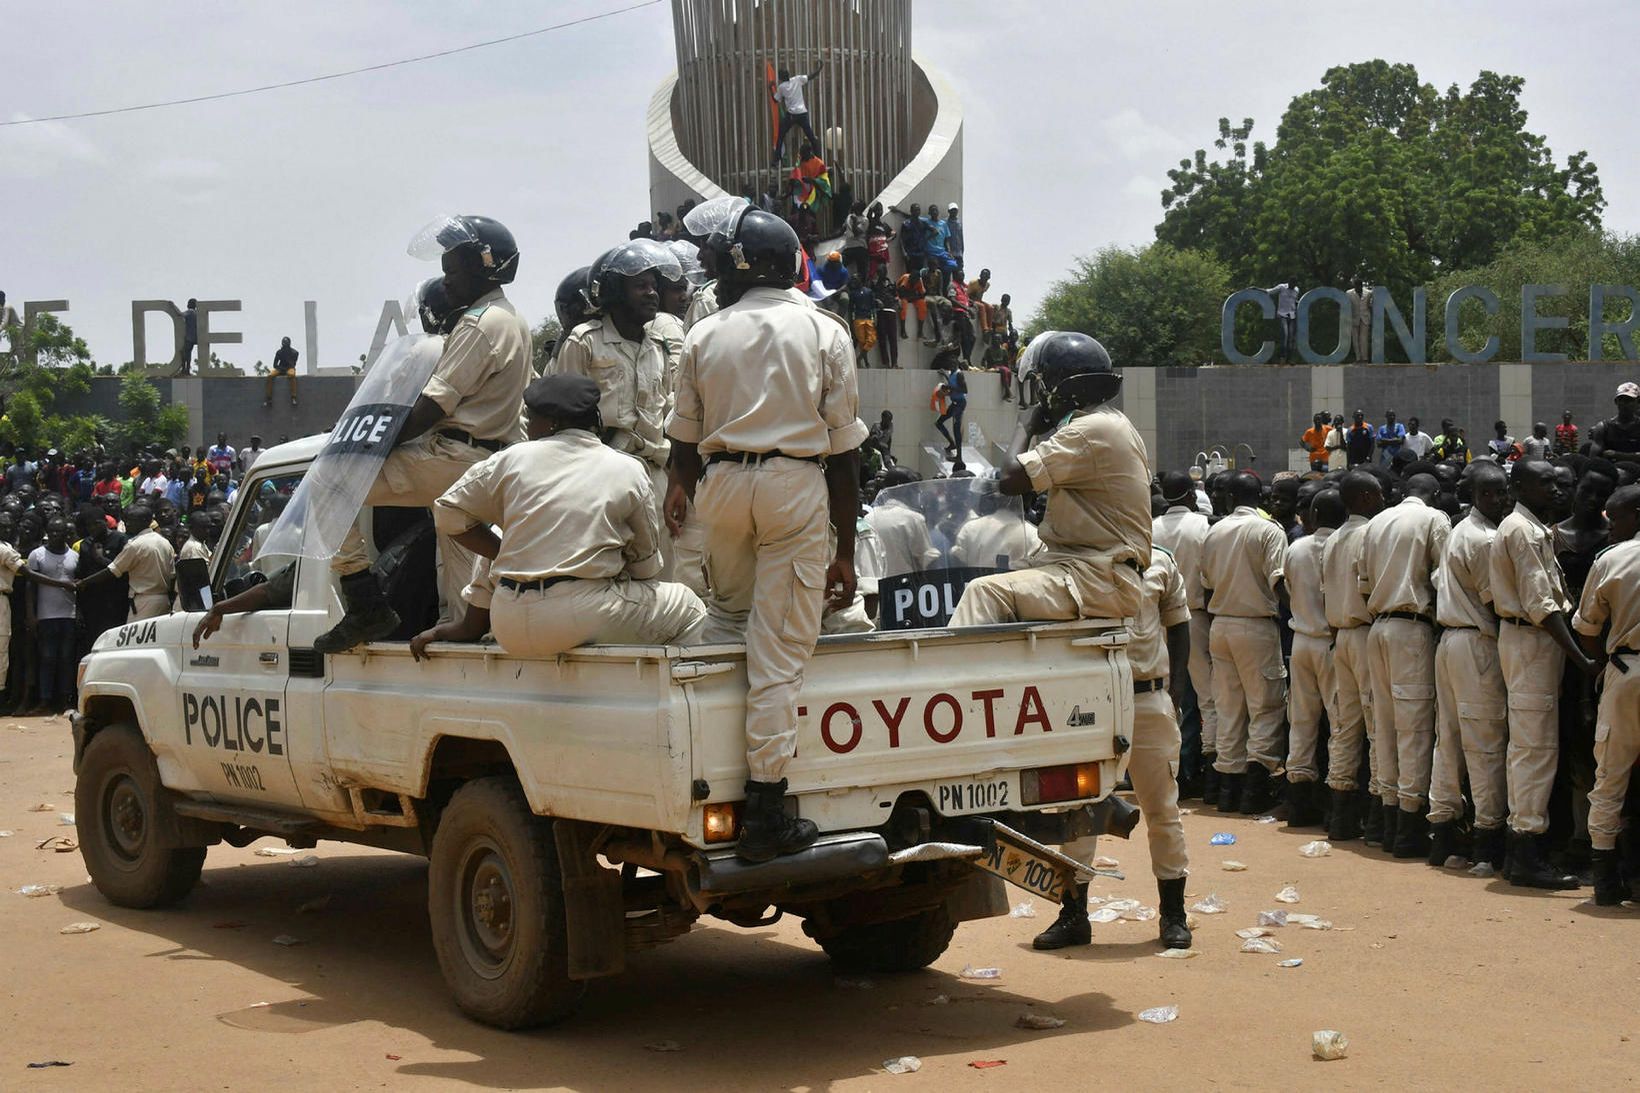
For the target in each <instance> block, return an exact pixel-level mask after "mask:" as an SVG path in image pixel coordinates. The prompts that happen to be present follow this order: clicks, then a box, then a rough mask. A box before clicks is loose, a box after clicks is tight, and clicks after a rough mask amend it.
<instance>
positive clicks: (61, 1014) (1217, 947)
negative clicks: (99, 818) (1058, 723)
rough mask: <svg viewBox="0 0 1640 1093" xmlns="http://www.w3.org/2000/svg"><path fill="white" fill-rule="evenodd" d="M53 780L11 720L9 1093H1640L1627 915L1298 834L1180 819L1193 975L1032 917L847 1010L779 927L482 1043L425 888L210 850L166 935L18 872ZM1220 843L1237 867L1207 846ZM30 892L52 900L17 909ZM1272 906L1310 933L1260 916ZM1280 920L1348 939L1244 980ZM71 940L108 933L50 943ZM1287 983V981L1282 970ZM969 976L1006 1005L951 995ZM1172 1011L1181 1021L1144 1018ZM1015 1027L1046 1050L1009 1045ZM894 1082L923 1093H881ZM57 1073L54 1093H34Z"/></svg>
mask: <svg viewBox="0 0 1640 1093" xmlns="http://www.w3.org/2000/svg"><path fill="white" fill-rule="evenodd" d="M69 762H70V745H69V733H68V724H67V721H66V720H64V719H62V718H54V719H50V720H23V721H19V720H16V719H0V831H4V832H6V833H7V834H6V836H5V837H0V983H3V984H4V999H5V1000H4V1004H3V1010H0V1089H8V1090H11V1089H17V1090H23V1089H29V1090H32V1089H110V1088H124V1089H188V1090H195V1089H198V1090H203V1089H232V1090H240V1089H275V1088H278V1089H282V1090H293V1089H323V1090H336V1089H355V1088H374V1087H393V1088H396V1089H397V1088H403V1089H410V1088H431V1087H437V1086H454V1085H467V1086H474V1087H481V1088H493V1089H522V1088H531V1089H533V1088H543V1089H615V1088H624V1089H667V1090H676V1089H769V1090H819V1089H847V1090H865V1089H893V1090H899V1089H907V1090H914V1089H917V1088H935V1087H937V1088H941V1089H951V1088H957V1087H960V1088H991V1089H1005V1088H1008V1089H1013V1088H1036V1089H1047V1088H1058V1089H1066V1088H1086V1087H1089V1086H1092V1085H1095V1084H1109V1085H1114V1086H1116V1087H1118V1088H1133V1089H1174V1088H1178V1089H1186V1088H1203V1087H1216V1088H1236V1089H1242V1088H1247V1089H1271V1088H1292V1087H1314V1086H1320V1085H1322V1084H1326V1085H1327V1086H1329V1087H1333V1088H1363V1087H1378V1088H1394V1089H1422V1088H1429V1089H1433V1088H1445V1089H1451V1088H1486V1089H1545V1088H1551V1087H1558V1088H1596V1087H1600V1086H1611V1087H1616V1086H1623V1085H1630V1084H1632V1083H1633V1082H1634V1080H1635V1079H1634V1075H1635V1074H1636V1073H1640V1011H1637V1009H1636V1007H1635V1006H1634V1005H1633V999H1634V996H1635V991H1636V986H1637V983H1636V979H1637V971H1640V966H1637V962H1636V958H1635V941H1636V938H1640V914H1637V913H1635V912H1630V911H1623V910H1617V911H1607V910H1604V909H1597V908H1595V907H1594V906H1593V905H1592V904H1591V903H1589V902H1587V896H1588V893H1587V891H1585V892H1582V893H1543V894H1533V893H1522V892H1519V891H1516V890H1513V889H1510V888H1508V887H1507V886H1505V885H1503V884H1502V883H1501V882H1498V881H1495V880H1483V879H1478V878H1475V877H1470V876H1467V875H1465V874H1464V873H1461V872H1445V871H1436V870H1433V869H1430V868H1429V867H1427V866H1425V865H1423V864H1422V863H1413V862H1396V861H1392V860H1390V859H1387V858H1386V857H1384V856H1383V855H1381V854H1379V853H1377V852H1376V851H1370V850H1365V849H1364V848H1362V847H1361V845H1360V844H1359V843H1355V844H1348V845H1345V846H1341V847H1338V848H1335V849H1334V851H1333V853H1332V854H1331V855H1330V856H1328V857H1324V858H1317V859H1310V858H1305V857H1303V856H1301V855H1300V854H1299V852H1298V848H1299V847H1300V846H1301V845H1302V844H1303V843H1305V842H1307V841H1309V840H1310V839H1313V838H1316V837H1318V836H1317V834H1316V833H1314V832H1310V833H1298V832H1288V831H1286V830H1284V829H1283V828H1282V827H1281V826H1279V825H1275V824H1268V825H1261V824H1258V823H1256V822H1255V821H1254V820H1252V819H1250V818H1246V819H1244V818H1239V817H1238V818H1226V817H1220V816H1217V815H1216V814H1213V813H1202V814H1194V815H1190V816H1187V817H1186V818H1185V830H1186V832H1187V834H1188V837H1189V840H1190V852H1191V857H1192V868H1193V873H1192V877H1191V883H1190V893H1191V896H1190V900H1189V902H1190V903H1192V904H1194V903H1195V902H1197V901H1198V900H1200V899H1201V898H1202V897H1204V896H1206V895H1208V894H1209V893H1217V894H1218V895H1219V897H1220V898H1221V899H1222V900H1223V901H1224V902H1225V903H1226V904H1227V905H1228V910H1227V912H1226V913H1223V914H1217V915H1197V916H1195V917H1196V919H1197V932H1196V950H1197V952H1198V953H1199V955H1198V956H1197V957H1196V958H1194V959H1189V960H1162V959H1158V958H1157V957H1156V955H1155V954H1156V952H1157V945H1156V940H1155V923H1153V922H1117V923H1111V924H1101V925H1095V926H1094V941H1095V944H1094V945H1092V946H1091V947H1088V948H1083V949H1078V950H1071V951H1069V952H1068V953H1064V954H1043V953H1036V952H1033V951H1032V950H1031V948H1030V939H1031V937H1032V935H1033V934H1034V933H1035V932H1036V931H1037V930H1039V929H1040V928H1041V927H1043V926H1045V925H1046V924H1047V922H1048V921H1049V919H1050V917H1051V915H1052V913H1053V910H1054V909H1053V908H1048V907H1043V906H1041V905H1038V906H1037V907H1036V908H1035V910H1036V912H1037V917H1036V918H1034V919H1018V918H998V919H992V920H988V921H984V922H975V923H968V924H966V925H964V926H962V927H961V928H960V929H959V930H958V932H957V937H956V940H955V942H954V943H953V944H952V947H951V949H950V951H949V952H947V953H946V954H945V956H944V957H942V958H941V959H940V960H939V961H938V962H937V963H936V964H935V965H934V966H933V967H932V968H931V969H929V970H928V971H927V972H925V973H921V974H917V975H910V976H905V977H892V978H891V977H875V978H873V979H870V980H866V981H863V982H862V981H857V980H854V981H851V980H847V979H844V980H839V979H838V977H836V976H835V975H834V974H833V972H832V969H831V967H830V965H829V963H828V962H827V960H826V958H825V957H824V956H823V955H822V954H821V953H820V952H819V950H818V949H817V948H816V947H815V946H814V945H813V944H812V943H810V942H809V941H808V940H807V939H806V938H805V937H804V936H803V934H802V931H801V928H800V926H799V924H798V923H797V922H795V921H792V920H790V919H787V920H784V921H781V922H779V923H777V924H775V925H774V926H772V927H769V928H764V929H757V930H750V931H746V930H740V929H736V928H734V927H730V926H728V925H726V924H725V925H720V926H706V927H704V928H701V929H698V930H696V932H694V933H693V934H691V935H689V936H687V937H685V938H682V939H679V940H677V941H674V942H673V943H671V944H670V945H667V946H664V947H662V948H660V949H657V950H653V951H651V952H647V953H643V954H639V955H637V956H636V957H635V958H634V959H632V960H631V962H630V968H629V970H628V971H627V973H626V974H625V975H623V976H620V977H619V978H616V979H612V980H605V981H600V982H597V983H595V984H594V985H593V987H592V989H591V990H590V992H589V994H588V996H587V1001H586V1005H585V1007H584V1008H583V1010H582V1012H581V1013H580V1014H579V1015H578V1016H577V1017H575V1018H573V1019H571V1020H570V1021H569V1022H567V1023H565V1024H563V1025H560V1026H558V1027H555V1028H551V1029H545V1030H541V1031H537V1032H532V1033H513V1034H509V1033H501V1032H496V1031H493V1030H491V1029H487V1028H484V1027H481V1026H479V1025H476V1024H473V1023H472V1022H470V1021H467V1020H466V1019H464V1018H463V1017H462V1016H461V1015H460V1014H459V1013H457V1012H456V1011H455V1009H454V1008H453V1007H452V1006H451V1005H450V1003H449V1001H448V999H447V997H446V995H445V992H444V988H443V984H442V982H441V980H440V978H439V973H438V968H437V965H436V963H435V961H434V958H433V955H432V949H431V946H430V943H429V940H428V933H427V915H426V877H427V873H426V867H425V864H424V863H423V862H422V861H421V860H420V859H416V858H411V857H407V856H403V855H396V854H389V853H380V852H374V851H369V850H362V849H356V848H354V847H350V846H344V845H340V844H322V845H321V846H320V847H319V848H318V849H317V850H316V851H311V852H305V853H313V854H316V855H317V856H318V858H319V859H320V860H319V863H318V865H316V866H313V867H307V868H298V867H293V865H292V861H293V858H292V857H290V856H285V857H272V858H270V857H262V856H257V854H256V853H255V850H256V849H257V848H266V847H275V846H280V845H282V844H279V843H277V842H275V841H274V840H270V839H264V840H262V841H260V842H258V843H256V844H255V845H254V846H253V847H247V848H245V849H242V850H236V849H233V848H231V847H226V846H221V847H217V848H214V849H213V850H212V851H211V854H210V857H209V858H208V859H207V861H206V867H205V877H204V883H203V884H202V885H201V887H199V888H198V889H197V890H196V891H195V892H194V893H193V895H192V896H190V897H189V898H188V900H186V901H185V902H184V903H183V904H182V905H181V906H180V907H178V908H176V909H174V910H169V911H149V912H143V911H126V910H121V909H118V908H115V907H112V906H110V905H109V904H108V903H106V902H105V901H104V900H103V899H102V897H101V896H99V895H98V894H97V892H96V890H95V889H94V888H93V887H92V886H91V885H90V884H89V883H88V879H87V877H86V875H85V869H84V866H83V864H82V862H81V861H80V856H79V854H78V853H55V852H53V851H52V850H50V849H36V846H37V844H39V843H41V842H42V841H43V840H45V839H48V838H50V837H52V836H57V835H69V836H72V835H73V834H74V829H73V828H72V827H69V826H66V825H64V824H63V823H62V822H61V820H60V818H59V812H70V811H71V810H72V808H73V797H72V788H73V776H72V774H71V773H70V770H69ZM40 804H48V805H50V806H51V810H50V811H45V812H37V811H32V810H31V809H33V808H34V807H35V806H38V805H40ZM1220 831H1224V832H1230V833H1232V834H1234V835H1235V836H1236V839H1237V842H1236V844H1235V845H1234V846H1228V847H1217V846H1211V845H1209V842H1208V840H1209V838H1210V837H1211V836H1212V835H1213V833H1215V832H1220ZM1138 834H1139V835H1140V836H1141V837H1140V838H1138V839H1136V840H1135V841H1133V842H1122V841H1120V840H1112V841H1110V843H1109V844H1108V845H1107V846H1106V847H1105V848H1104V850H1105V852H1106V853H1108V854H1109V855H1111V856H1113V857H1115V858H1118V859H1119V860H1120V862H1121V867H1122V869H1123V870H1125V871H1126V873H1127V875H1128V877H1129V879H1128V880H1127V881H1126V882H1120V881H1110V882H1109V883H1107V884H1101V885H1096V886H1095V888H1094V891H1095V893H1096V894H1099V895H1104V896H1109V897H1114V898H1122V897H1134V898H1138V899H1140V900H1142V901H1143V902H1144V903H1145V904H1146V905H1153V904H1154V903H1155V895H1156V891H1155V885H1154V883H1153V882H1152V881H1151V879H1150V875H1149V865H1148V857H1147V854H1146V852H1145V845H1144V841H1143V838H1142V834H1143V828H1142V827H1141V828H1140V831H1139V832H1138ZM1227 859H1228V860H1236V861H1240V862H1243V863H1245V864H1246V866H1247V868H1246V870H1245V871H1243V872H1228V871H1226V870H1224V869H1223V867H1222V865H1221V863H1222V862H1223V861H1225V860H1227ZM25 884H59V885H62V891H61V892H60V893H58V894H56V895H52V896H45V897H40V898H26V897H24V896H21V895H19V894H17V893H16V889H18V888H19V887H21V886H23V885H25ZM1287 885H1293V886H1296V888H1297V889H1298V892H1299V895H1300V902H1299V903H1297V904H1292V905H1287V904H1282V903H1278V902H1276V901H1275V899H1274V896H1275V894H1276V892H1278V891H1279V890H1280V889H1282V888H1283V887H1284V886H1287ZM326 898H328V903H326V904H325V905H324V906H323V907H322V908H319V909H313V908H312V907H309V909H307V910H303V907H304V905H310V904H312V903H313V902H314V901H321V902H322V901H323V900H325V899H326ZM1014 898H1015V902H1022V901H1023V899H1024V897H1023V895H1020V894H1017V893H1016V894H1015V897H1014ZM1273 909H1285V910H1288V911H1294V912H1304V913H1309V914H1315V915H1319V916H1321V917H1323V918H1325V919H1328V920H1331V921H1332V922H1333V923H1334V924H1335V927H1336V928H1335V929H1333V930H1330V931H1317V930H1307V929H1298V928H1295V927H1293V926H1290V925H1289V926H1286V927H1284V928H1281V929H1276V930H1274V931H1273V933H1274V934H1275V935H1276V937H1277V940H1279V941H1280V942H1281V944H1282V952H1281V954H1280V955H1255V954H1244V953H1241V952H1240V951H1239V946H1240V943H1241V942H1240V940H1239V939H1238V938H1237V937H1236V935H1235V931H1236V930H1237V929H1240V928H1243V927H1248V926H1253V925H1255V924H1256V921H1257V917H1258V913H1259V912H1260V911H1261V910H1273ZM81 921H90V922H97V923H100V924H101V929H99V930H98V931H96V932H94V933H89V934H82V935H77V936H75V935H67V936H65V935H62V934H60V933H59V930H61V929H62V928H63V927H64V926H67V925H68V924H69V923H72V922H81ZM281 935H289V936H292V937H295V938H297V939H299V942H300V943H299V944H296V945H292V946H285V945H279V944H275V943H274V939H275V938H276V937H279V936H281ZM1292 957H1299V958H1302V960H1303V964H1302V966H1300V967H1295V968H1282V967H1279V966H1278V964H1277V962H1278V961H1281V960H1284V959H1289V958H1292ZM965 966H973V967H998V968H1000V969H1001V970H1002V975H1001V977H1000V978H999V979H996V980H993V981H988V982H976V981H971V980H965V979H963V978H960V977H959V973H960V972H961V971H962V970H963V969H964V967H965ZM940 999H945V1001H940ZM1164 1005H1174V1006H1177V1007H1178V1010H1179V1016H1178V1019H1177V1020H1176V1021H1174V1022H1172V1023H1170V1024H1165V1025H1152V1024H1146V1023H1143V1022H1141V1021H1140V1020H1139V1019H1138V1014H1139V1012H1140V1011H1141V1010H1145V1009H1147V1008H1149V1007H1153V1006H1164ZM1026 1014H1047V1015H1051V1016H1053V1017H1057V1018H1061V1019H1063V1021H1064V1026H1063V1027H1061V1028H1056V1029H1052V1030H1047V1031H1030V1030H1027V1029H1022V1028H1019V1027H1016V1021H1017V1020H1018V1019H1019V1018H1020V1017H1022V1016H1024V1015H1026ZM1328 1028H1330V1029H1338V1030H1341V1031H1342V1032H1344V1033H1345V1035H1347V1036H1348V1038H1349V1041H1350V1048H1349V1055H1348V1057H1347V1058H1345V1059H1343V1060H1339V1061H1334V1062H1320V1061H1317V1060H1315V1059H1313V1058H1312V1057H1311V1052H1310V1040H1311V1033H1312V1032H1314V1031H1315V1030H1317V1029H1328ZM657 1047H661V1048H667V1049H670V1050H659V1051H658V1050H655V1049H656V1048H657ZM905 1055H915V1056H918V1057H920V1058H921V1060H922V1068H921V1070H920V1071H919V1072H917V1073H912V1074H904V1075H893V1074H889V1073H887V1072H885V1071H884V1070H883V1069H882V1064H883V1061H884V1060H886V1059H890V1058H895V1057H899V1056H905ZM52 1059H56V1060H63V1061H65V1062H70V1063H72V1064H73V1065H72V1066H69V1067H64V1068H53V1069H45V1070H38V1069H37V1070H29V1069H26V1064H27V1063H29V1062H33V1061H44V1060H52ZM994 1060H1005V1061H1006V1062H1005V1065H1002V1066H997V1067H991V1068H986V1069H976V1068H974V1067H973V1066H972V1065H971V1064H973V1063H975V1062H978V1061H994Z"/></svg>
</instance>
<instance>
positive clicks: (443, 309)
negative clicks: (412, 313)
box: [415, 277, 461, 334]
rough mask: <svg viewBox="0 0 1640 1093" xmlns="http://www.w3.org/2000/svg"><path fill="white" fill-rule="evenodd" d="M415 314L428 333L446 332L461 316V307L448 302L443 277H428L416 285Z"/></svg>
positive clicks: (422, 327)
mask: <svg viewBox="0 0 1640 1093" xmlns="http://www.w3.org/2000/svg"><path fill="white" fill-rule="evenodd" d="M415 301H416V314H417V316H418V317H419V318H420V319H421V329H422V330H423V331H424V332H426V333H428V334H448V333H449V332H450V331H451V329H452V328H454V326H455V325H456V320H457V319H459V318H461V308H459V307H456V306H455V305H454V304H453V303H451V302H450V295H449V293H447V292H445V291H444V278H443V277H429V278H427V280H425V281H423V282H422V283H421V284H420V285H418V286H416V296H415Z"/></svg>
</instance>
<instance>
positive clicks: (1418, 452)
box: [1401, 417, 1435, 459]
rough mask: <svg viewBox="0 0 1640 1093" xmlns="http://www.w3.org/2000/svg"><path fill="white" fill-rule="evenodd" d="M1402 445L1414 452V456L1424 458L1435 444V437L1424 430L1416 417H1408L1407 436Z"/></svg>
mask: <svg viewBox="0 0 1640 1093" xmlns="http://www.w3.org/2000/svg"><path fill="white" fill-rule="evenodd" d="M1401 446H1402V447H1404V448H1405V449H1406V450H1407V451H1409V452H1411V453H1412V458H1414V459H1422V458H1424V456H1426V455H1428V454H1429V449H1431V448H1433V447H1434V446H1435V438H1434V437H1432V436H1430V435H1429V434H1428V433H1426V432H1424V431H1423V429H1422V428H1420V427H1419V425H1418V419H1417V418H1415V417H1409V418H1407V436H1406V439H1405V440H1403V441H1402V442H1401Z"/></svg>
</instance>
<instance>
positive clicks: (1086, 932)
mask: <svg viewBox="0 0 1640 1093" xmlns="http://www.w3.org/2000/svg"><path fill="white" fill-rule="evenodd" d="M1092 940H1093V927H1092V926H1091V925H1089V923H1088V886H1087V885H1085V884H1074V885H1072V886H1071V887H1070V888H1068V889H1067V890H1066V891H1065V897H1064V902H1063V903H1061V904H1060V907H1059V917H1058V918H1056V919H1054V922H1053V925H1052V926H1049V927H1048V928H1047V929H1046V930H1043V931H1042V932H1041V933H1040V934H1037V935H1036V937H1035V938H1034V939H1032V941H1031V948H1033V949H1065V948H1069V947H1070V946H1072V945H1086V944H1088V943H1089V942H1091V941H1092Z"/></svg>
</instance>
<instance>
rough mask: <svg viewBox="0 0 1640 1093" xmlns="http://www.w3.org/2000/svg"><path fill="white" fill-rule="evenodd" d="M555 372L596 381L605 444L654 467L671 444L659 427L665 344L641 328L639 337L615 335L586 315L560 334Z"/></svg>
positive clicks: (663, 400) (611, 327) (662, 412)
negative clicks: (607, 435)
mask: <svg viewBox="0 0 1640 1093" xmlns="http://www.w3.org/2000/svg"><path fill="white" fill-rule="evenodd" d="M552 370H553V371H554V372H556V373H559V374H568V375H575V376H586V377H587V378H588V379H591V380H594V381H596V383H597V384H598V413H599V414H600V415H601V416H602V417H603V419H604V428H605V429H608V430H611V435H610V438H609V445H610V447H612V448H614V449H615V450H616V451H621V452H629V453H631V454H632V455H635V456H637V457H638V458H640V459H642V460H644V461H645V462H646V463H650V464H653V465H654V466H656V467H664V466H666V456H667V453H668V452H669V451H670V450H671V445H669V444H667V442H666V437H665V436H664V435H662V433H661V424H662V422H664V421H665V420H666V418H665V416H664V415H665V413H666V401H667V395H666V350H665V348H664V347H663V346H662V344H661V342H660V341H659V340H658V339H656V338H654V337H651V336H650V334H649V331H648V329H647V328H646V329H645V332H644V336H643V338H642V340H640V341H636V342H632V341H627V340H626V339H625V338H623V337H622V336H621V332H620V331H618V330H616V329H615V324H614V323H613V322H612V321H610V320H608V319H589V320H587V321H586V322H584V323H582V324H581V325H580V326H578V327H576V328H575V331H574V332H573V333H572V334H570V336H569V337H567V338H565V339H564V346H563V349H562V350H561V351H560V352H559V354H558V356H557V358H556V359H554V360H553V362H552Z"/></svg>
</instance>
